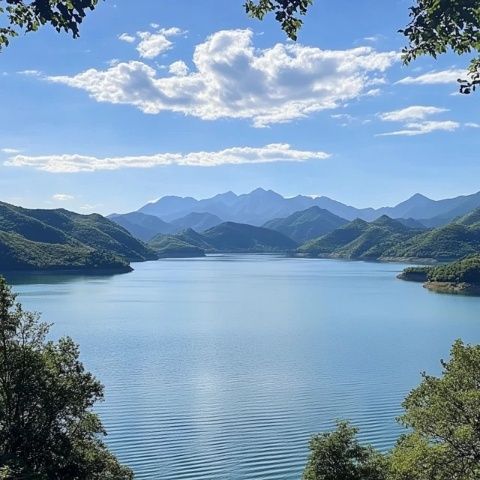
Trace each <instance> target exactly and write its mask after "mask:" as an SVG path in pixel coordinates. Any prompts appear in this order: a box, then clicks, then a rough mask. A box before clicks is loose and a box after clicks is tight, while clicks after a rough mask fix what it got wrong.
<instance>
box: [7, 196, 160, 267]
mask: <svg viewBox="0 0 480 480" xmlns="http://www.w3.org/2000/svg"><path fill="white" fill-rule="evenodd" d="M155 258H157V256H156V254H155V252H153V251H152V250H150V249H149V248H148V247H147V246H146V245H145V244H143V243H142V242H140V241H138V240H136V239H135V238H133V237H132V236H131V235H130V234H129V233H128V232H127V231H126V230H125V229H123V228H122V227H120V226H119V225H117V224H115V223H113V222H111V221H110V220H108V219H106V218H104V217H102V216H101V215H96V214H94V215H79V214H77V213H73V212H69V211H67V210H63V209H61V210H29V209H25V208H20V207H15V206H13V205H9V204H7V203H0V270H3V271H6V270H13V269H15V270H25V269H28V270H36V269H42V270H45V269H54V270H60V269H63V270H65V269H68V270H70V269H75V270H76V269H82V270H98V269H104V270H120V271H130V270H131V269H130V267H129V266H128V263H129V262H130V261H144V260H152V259H155Z"/></svg>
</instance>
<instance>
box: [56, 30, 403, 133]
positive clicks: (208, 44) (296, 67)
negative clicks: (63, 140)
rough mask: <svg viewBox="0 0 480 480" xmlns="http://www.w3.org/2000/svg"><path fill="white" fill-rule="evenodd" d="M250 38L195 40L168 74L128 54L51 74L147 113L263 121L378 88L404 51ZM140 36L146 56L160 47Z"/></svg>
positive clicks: (230, 34)
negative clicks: (102, 66)
mask: <svg viewBox="0 0 480 480" xmlns="http://www.w3.org/2000/svg"><path fill="white" fill-rule="evenodd" d="M167 40H168V39H167ZM253 40H254V35H253V33H252V32H251V31H250V30H225V31H220V32H217V33H215V34H213V35H212V36H210V37H208V38H207V40H206V41H205V42H203V43H200V44H199V45H197V46H196V48H195V52H194V55H193V59H192V63H193V65H194V66H195V69H192V70H191V71H190V72H186V69H185V68H184V67H183V65H182V66H181V69H180V64H179V63H177V64H176V65H175V67H174V68H173V71H172V73H171V74H170V76H168V75H167V76H165V75H164V73H163V71H162V70H161V69H155V68H153V67H152V66H150V65H147V64H145V63H143V62H140V61H130V62H123V63H119V64H118V65H115V66H112V67H111V68H108V69H106V70H98V69H94V68H92V69H89V70H86V71H84V72H82V73H79V74H77V75H74V76H66V75H63V76H51V77H48V78H47V79H48V80H49V81H50V82H53V83H59V84H64V85H68V86H70V87H74V88H79V89H81V90H84V91H86V92H88V93H89V94H90V96H91V97H92V98H93V99H95V100H96V101H98V102H108V103H113V104H126V105H133V106H135V107H136V108H138V109H140V110H141V111H143V112H145V113H148V114H159V113H161V112H165V111H170V112H178V113H182V114H185V115H190V116H194V117H198V118H201V119H204V120H215V119H220V118H244V119H251V120H252V121H253V124H254V126H256V127H265V126H268V125H270V124H274V123H282V122H290V121H292V120H295V119H299V118H304V117H308V116H310V115H312V114H313V113H315V112H319V111H321V110H326V109H335V108H337V107H339V106H341V105H344V104H346V103H348V102H349V101H351V100H355V99H358V98H359V97H361V96H364V95H367V94H373V93H375V92H373V91H372V90H371V85H372V84H375V83H378V81H377V82H376V81H375V79H376V78H378V77H379V75H381V74H383V73H384V72H385V71H387V70H388V69H389V68H390V67H391V66H392V65H393V63H395V62H396V61H397V60H398V58H399V55H398V53H397V52H377V51H376V50H375V49H373V48H371V47H359V48H354V49H349V50H321V49H319V48H314V47H307V46H303V45H300V44H292V43H287V44H277V45H275V46H273V47H272V48H266V49H263V50H262V49H257V48H256V47H255V46H254V44H253ZM142 41H144V42H145V43H144V45H143V47H142V49H141V55H142V56H144V57H148V58H150V57H152V56H155V55H156V54H157V53H158V48H157V47H153V46H152V45H151V44H152V37H151V36H148V38H147V37H145V38H144V39H143V40H142ZM153 43H155V42H153ZM148 44H150V46H151V47H152V48H150V47H149V46H148ZM160 44H161V42H160V43H159V45H160ZM139 47H140V44H139ZM179 72H180V73H182V75H179ZM183 73H185V74H184V75H183Z"/></svg>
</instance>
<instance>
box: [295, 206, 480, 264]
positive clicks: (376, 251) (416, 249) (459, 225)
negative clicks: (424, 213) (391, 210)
mask: <svg viewBox="0 0 480 480" xmlns="http://www.w3.org/2000/svg"><path fill="white" fill-rule="evenodd" d="M298 252H299V253H300V254H302V255H306V256H311V257H334V258H352V259H371V260H392V259H409V260H414V259H422V260H438V261H449V260H456V259H460V258H463V257H465V256H466V255H471V254H476V253H479V252H480V209H477V210H474V211H472V212H470V213H469V214H467V215H465V216H463V217H460V218H458V219H456V220H454V221H453V222H451V223H449V224H448V225H445V226H443V227H439V228H435V229H431V230H427V231H425V230H424V229H419V228H411V227H409V226H407V225H405V224H404V223H402V221H398V220H392V219H391V218H389V217H387V216H383V217H380V218H379V219H378V220H375V221H374V222H371V223H368V222H365V221H364V220H359V219H357V220H354V221H353V222H350V223H348V224H346V225H344V226H342V227H340V228H338V229H336V230H334V231H333V232H331V233H329V234H327V235H323V236H322V237H320V238H317V239H315V240H312V241H310V242H307V243H305V244H304V245H302V246H301V247H300V248H299V250H298Z"/></svg>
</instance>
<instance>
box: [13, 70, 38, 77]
mask: <svg viewBox="0 0 480 480" xmlns="http://www.w3.org/2000/svg"><path fill="white" fill-rule="evenodd" d="M17 73H18V74H19V75H25V76H26V77H41V76H42V72H40V71H39V70H21V71H20V72H17Z"/></svg>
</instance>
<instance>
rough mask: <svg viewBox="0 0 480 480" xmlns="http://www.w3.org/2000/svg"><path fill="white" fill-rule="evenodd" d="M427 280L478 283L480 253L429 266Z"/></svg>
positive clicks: (479, 282)
mask: <svg viewBox="0 0 480 480" xmlns="http://www.w3.org/2000/svg"><path fill="white" fill-rule="evenodd" d="M428 280H429V281H431V282H452V283H471V284H475V285H480V255H471V256H468V257H466V258H463V259H462V260H459V261H457V262H453V263H450V264H447V265H440V266H438V267H433V268H430V269H429V271H428Z"/></svg>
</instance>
